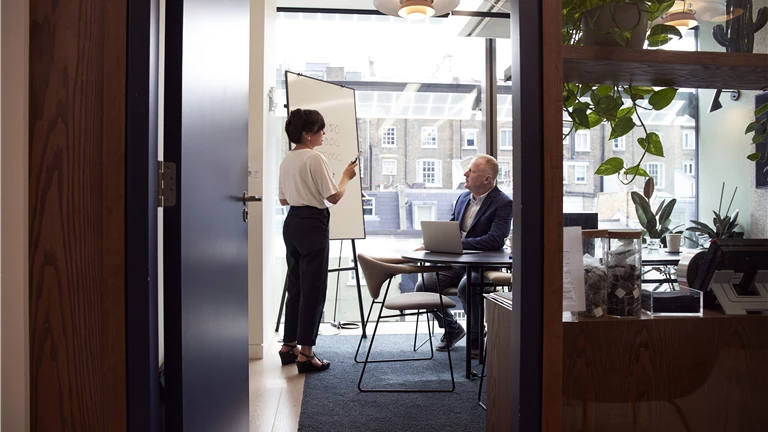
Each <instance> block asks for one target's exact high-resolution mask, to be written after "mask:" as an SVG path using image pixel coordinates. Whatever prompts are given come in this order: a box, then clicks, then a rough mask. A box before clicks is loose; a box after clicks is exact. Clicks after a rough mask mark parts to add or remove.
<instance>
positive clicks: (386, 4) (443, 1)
mask: <svg viewBox="0 0 768 432" xmlns="http://www.w3.org/2000/svg"><path fill="white" fill-rule="evenodd" d="M373 6H374V7H375V8H376V9H377V10H378V11H379V12H381V13H384V14H387V15H391V16H399V17H403V18H406V19H409V20H421V19H425V18H429V17H432V16H440V15H445V14H447V13H450V12H451V11H453V10H454V9H456V8H457V7H458V6H459V0H373Z"/></svg>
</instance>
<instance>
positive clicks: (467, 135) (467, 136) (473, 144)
mask: <svg viewBox="0 0 768 432" xmlns="http://www.w3.org/2000/svg"><path fill="white" fill-rule="evenodd" d="M464 148H468V149H473V148H477V129H464Z"/></svg>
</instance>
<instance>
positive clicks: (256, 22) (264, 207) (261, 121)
mask: <svg viewBox="0 0 768 432" xmlns="http://www.w3.org/2000/svg"><path fill="white" fill-rule="evenodd" d="M275 8H276V3H275V0H263V1H262V0H251V41H250V51H251V54H250V81H249V83H250V84H249V86H250V90H249V92H250V102H249V109H248V154H249V156H248V193H249V194H251V195H259V196H263V197H264V200H263V201H262V202H261V203H251V204H249V211H250V218H249V222H248V355H249V357H250V358H251V359H260V358H263V356H264V349H265V344H268V343H269V341H270V339H271V335H272V334H273V333H272V332H273V330H274V329H273V328H272V326H271V325H270V323H271V322H274V318H273V317H274V316H275V312H274V311H273V310H272V309H273V308H272V303H273V301H272V293H273V290H272V289H270V288H271V287H272V286H273V285H274V283H273V280H274V275H273V273H272V272H271V271H270V269H271V268H273V267H272V266H271V263H270V262H269V257H271V255H272V253H271V247H270V245H271V244H272V242H270V241H268V240H266V239H268V238H269V235H270V234H269V233H270V232H271V230H270V224H271V221H272V220H273V219H274V217H273V214H274V204H273V203H274V201H273V199H274V198H273V197H272V198H271V196H272V195H271V194H270V193H269V191H270V190H271V189H270V186H269V185H270V184H271V182H273V181H275V180H274V179H273V178H272V175H271V173H272V170H273V167H268V166H266V164H265V158H264V152H265V145H264V144H265V143H269V142H271V141H270V124H271V120H273V119H274V112H270V110H269V98H268V95H267V93H268V91H269V88H270V87H273V86H274V83H275V62H274V61H273V45H274V43H273V41H274V26H275V20H276V13H275ZM265 177H266V178H267V180H265ZM265 264H266V265H265ZM265 270H266V271H265ZM265 287H266V288H265Z"/></svg>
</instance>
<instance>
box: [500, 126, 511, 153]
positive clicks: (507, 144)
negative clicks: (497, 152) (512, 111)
mask: <svg viewBox="0 0 768 432" xmlns="http://www.w3.org/2000/svg"><path fill="white" fill-rule="evenodd" d="M499 148H500V149H511V148H512V129H509V128H502V129H501V131H500V132H499Z"/></svg>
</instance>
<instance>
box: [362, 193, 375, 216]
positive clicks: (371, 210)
mask: <svg viewBox="0 0 768 432" xmlns="http://www.w3.org/2000/svg"><path fill="white" fill-rule="evenodd" d="M363 216H376V198H372V197H365V198H363Z"/></svg>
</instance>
